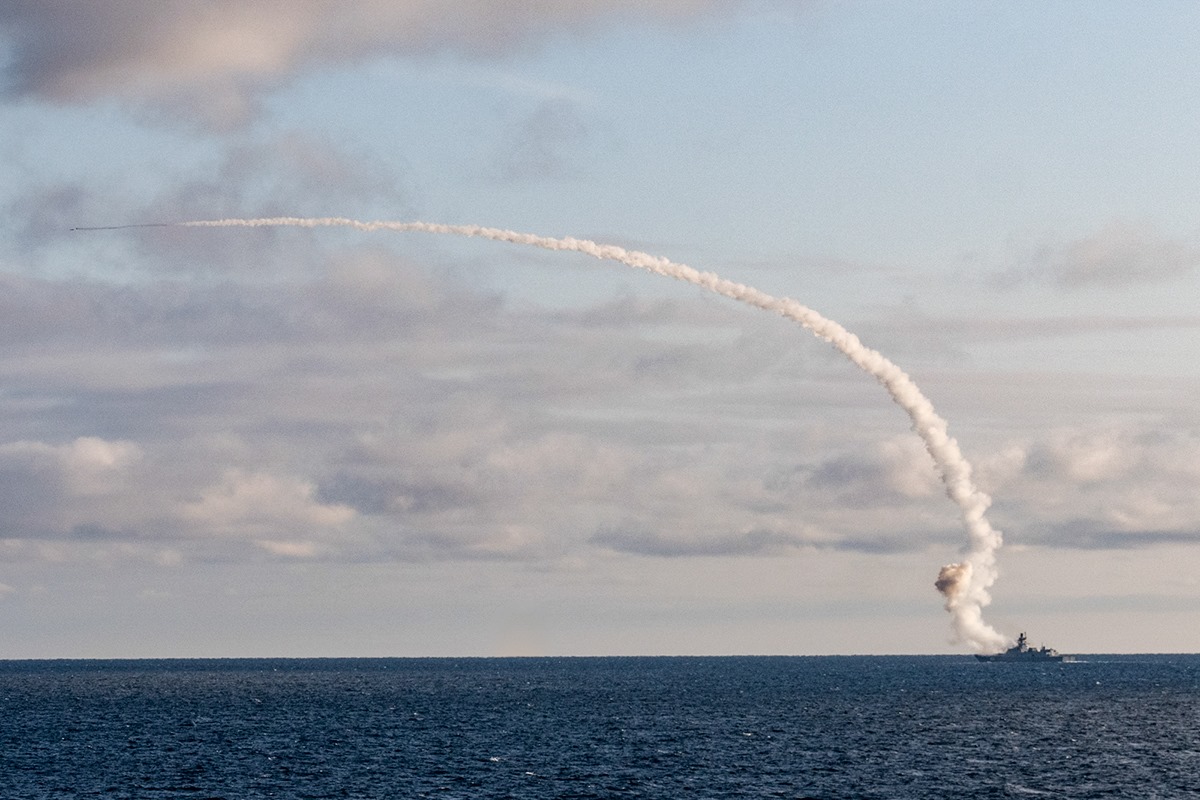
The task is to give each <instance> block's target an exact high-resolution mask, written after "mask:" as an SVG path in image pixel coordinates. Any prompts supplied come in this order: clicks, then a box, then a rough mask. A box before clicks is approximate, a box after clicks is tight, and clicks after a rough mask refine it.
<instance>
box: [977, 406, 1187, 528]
mask: <svg viewBox="0 0 1200 800" xmlns="http://www.w3.org/2000/svg"><path fill="white" fill-rule="evenodd" d="M978 471H979V477H980V482H981V485H983V486H984V487H985V488H986V489H987V490H988V491H990V492H993V493H994V494H995V495H996V496H997V497H999V498H1002V503H1001V506H1002V507H1003V508H1004V509H1007V510H1008V511H1007V512H1006V513H1012V512H1011V509H1012V508H1013V507H1014V506H1019V507H1020V508H1021V513H1020V514H1019V515H1018V516H1017V517H1016V518H1015V521H1014V522H1013V524H1011V525H1010V526H1009V527H1010V528H1011V529H1012V530H1011V534H1010V539H1011V540H1012V541H1015V542H1021V543H1038V544H1044V545H1050V546H1056V547H1079V548H1084V549H1094V548H1100V547H1109V548H1127V547H1137V546H1148V545H1152V544H1160V543H1170V542H1179V541H1192V540H1194V539H1196V538H1197V536H1196V531H1197V530H1200V497H1198V496H1197V493H1196V491H1195V487H1196V486H1197V485H1200V441H1197V440H1196V438H1195V437H1194V436H1193V435H1190V434H1187V433H1185V432H1176V433H1171V434H1163V433H1160V432H1153V431H1140V430H1138V429H1137V428H1127V429H1120V428H1106V429H1099V430H1077V429H1063V430H1056V431H1051V432H1049V433H1048V434H1047V435H1046V436H1044V437H1042V438H1040V439H1039V440H1037V441H1033V442H1028V443H1024V444H1016V443H1013V444H1010V445H1009V446H1007V447H1006V448H1005V449H1004V450H1003V451H1001V452H1000V453H998V454H997V455H996V456H995V457H993V458H990V459H983V460H981V461H980V464H979V470H978Z"/></svg>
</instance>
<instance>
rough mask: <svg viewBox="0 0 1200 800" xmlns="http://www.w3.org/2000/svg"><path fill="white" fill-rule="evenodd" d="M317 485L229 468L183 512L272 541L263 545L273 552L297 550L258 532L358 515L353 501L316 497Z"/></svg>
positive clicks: (197, 522)
mask: <svg viewBox="0 0 1200 800" xmlns="http://www.w3.org/2000/svg"><path fill="white" fill-rule="evenodd" d="M315 490H316V486H315V485H314V484H312V483H310V482H308V481H305V480H301V479H299V478H294V477H290V476H282V477H281V476H276V475H270V474H266V473H262V472H247V471H244V470H240V469H230V470H227V471H226V472H225V474H224V475H223V476H222V478H221V480H220V481H219V482H218V483H217V484H216V485H214V486H211V487H209V488H208V489H205V490H204V491H203V492H202V493H201V496H200V497H199V499H197V500H195V501H191V502H188V503H185V504H184V505H183V507H182V508H181V516H182V517H183V518H184V519H185V520H187V521H188V522H190V523H191V524H192V525H194V526H196V527H197V528H199V529H200V530H202V531H211V532H216V533H221V534H227V535H235V536H243V537H253V538H255V539H256V540H258V541H259V542H260V543H261V542H267V543H269V544H263V546H264V548H265V549H267V550H268V551H271V552H276V553H283V554H287V555H297V554H298V552H297V549H296V546H295V545H293V544H283V543H280V542H277V541H274V540H270V539H259V537H262V536H264V535H268V536H269V535H272V534H276V533H287V532H291V531H296V530H299V531H308V530H312V529H316V530H318V531H320V530H322V529H329V528H339V527H341V526H343V525H345V524H346V523H348V522H350V521H351V520H352V519H353V518H354V516H355V513H354V510H353V509H352V508H350V507H348V506H345V505H340V504H327V503H320V502H318V501H316V500H314V499H313V494H314V492H315ZM273 548H274V549H273Z"/></svg>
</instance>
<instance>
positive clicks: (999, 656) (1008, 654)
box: [975, 633, 1075, 662]
mask: <svg viewBox="0 0 1200 800" xmlns="http://www.w3.org/2000/svg"><path fill="white" fill-rule="evenodd" d="M975 657H976V658H978V659H979V660H980V661H1022V662H1035V661H1036V662H1047V661H1074V660H1075V657H1074V656H1064V655H1060V654H1059V652H1058V651H1057V650H1052V649H1050V648H1049V647H1039V648H1038V649H1036V650H1034V649H1033V648H1032V647H1030V646H1029V643H1028V642H1027V641H1026V639H1025V634H1024V633H1022V634H1021V635H1020V636H1018V637H1017V643H1016V644H1014V645H1013V646H1012V647H1010V648H1008V649H1007V650H1005V651H1004V652H1003V653H992V654H991V655H981V654H979V653H976V654H975Z"/></svg>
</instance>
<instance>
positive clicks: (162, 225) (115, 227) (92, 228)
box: [70, 222, 178, 231]
mask: <svg viewBox="0 0 1200 800" xmlns="http://www.w3.org/2000/svg"><path fill="white" fill-rule="evenodd" d="M177 225H178V223H176V222H138V223H134V224H132V225H96V226H88V225H77V226H75V227H74V228H71V229H70V230H72V231H121V230H125V229H126V228H173V227H176V226H177Z"/></svg>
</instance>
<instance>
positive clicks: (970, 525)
mask: <svg viewBox="0 0 1200 800" xmlns="http://www.w3.org/2000/svg"><path fill="white" fill-rule="evenodd" d="M175 225H178V226H182V227H192V228H200V227H207V228H228V227H246V228H258V227H278V226H291V227H300V228H318V227H345V228H354V229H357V230H361V231H380V230H385V231H418V232H425V233H438V234H449V235H453V236H466V237H477V238H482V239H492V240H494V241H499V242H509V243H512V244H521V245H528V246H531V247H540V248H543V249H546V250H566V251H573V252H577V253H583V254H585V255H589V256H592V257H594V258H598V259H603V260H608V261H616V262H619V263H621V264H625V265H627V266H630V267H634V268H636V269H642V270H646V271H649V272H654V273H657V274H659V275H664V276H666V277H669V278H675V279H676V280H681V281H685V282H687V283H691V284H694V285H696V286H699V287H701V288H703V289H707V290H708V291H710V292H715V293H716V294H719V295H723V296H725V297H728V298H731V299H733V300H737V301H739V302H742V303H746V304H748V305H751V306H755V307H756V308H760V309H763V310H764V311H771V312H774V313H776V314H779V315H781V316H783V317H786V318H788V319H790V320H792V321H793V322H797V323H799V324H800V325H802V326H804V327H805V328H807V329H808V330H809V331H811V332H812V333H813V334H814V335H815V336H817V337H818V338H820V339H824V340H825V341H826V342H829V343H830V344H831V345H833V346H834V347H835V348H837V349H838V351H839V352H841V353H842V355H844V356H845V357H846V358H848V359H849V360H850V361H851V362H853V363H854V364H855V366H857V367H858V368H859V369H861V370H863V371H864V372H866V373H867V374H869V375H870V376H871V377H873V378H874V379H875V380H876V381H878V382H879V383H880V384H882V385H883V387H884V388H885V389H886V390H887V391H888V394H890V395H891V397H892V400H893V401H895V403H896V404H897V405H899V406H900V407H901V408H903V409H904V411H905V412H906V413H907V414H908V416H909V419H911V420H912V427H913V430H914V431H915V432H916V433H917V435H918V436H920V437H921V440H922V441H923V442H924V444H925V449H926V450H927V451H928V452H929V455H930V457H931V458H932V459H933V462H934V465H935V466H936V467H937V471H938V474H939V475H940V477H941V480H942V483H943V484H944V486H945V487H946V494H947V495H948V496H949V497H950V499H951V500H953V501H954V503H955V504H956V505H957V506H958V508H959V511H960V515H961V517H962V522H963V526H964V528H965V529H966V533H967V539H968V547H967V553H966V556H965V557H964V559H963V561H962V562H960V563H957V564H949V565H947V566H945V567H942V570H941V572H940V573H939V575H938V578H937V581H936V582H935V584H934V585H935V586H936V588H937V589H938V591H939V592H941V593H942V595H943V596H944V597H945V607H946V610H947V611H949V612H950V614H951V617H952V620H953V627H954V631H955V635H956V638H957V640H959V641H962V642H965V643H966V644H968V645H969V646H970V647H971V648H972V649H974V650H976V651H981V652H996V651H999V650H1001V649H1003V648H1004V647H1006V646H1007V645H1008V644H1009V643H1010V642H1009V639H1008V637H1006V636H1005V635H1003V634H1001V633H1000V632H998V631H996V630H995V629H994V628H992V627H991V626H990V625H988V624H987V623H986V622H984V621H983V608H984V607H985V606H987V605H988V604H989V603H990V602H991V596H990V594H989V592H988V590H989V589H990V588H991V586H992V584H993V583H995V581H996V578H997V569H996V550H997V549H998V548H999V547H1000V545H1001V543H1002V542H1003V537H1002V535H1001V533H1000V531H998V530H996V529H995V528H993V527H992V526H991V523H989V522H988V520H987V518H986V517H985V516H984V513H985V512H986V511H987V509H988V506H989V505H991V498H990V497H988V496H987V495H986V494H984V493H983V492H981V491H979V489H978V488H976V487H975V484H974V483H973V481H972V480H971V465H970V464H969V463H968V462H967V460H966V458H964V457H963V454H962V452H961V451H960V450H959V447H958V442H956V441H955V440H954V439H953V438H951V437H950V435H949V434H948V433H947V424H946V421H945V420H944V419H942V418H941V417H940V416H939V415H938V414H937V412H936V411H935V410H934V408H933V404H932V403H931V402H930V401H929V399H928V398H926V397H925V395H923V394H922V393H921V391H920V389H918V388H917V385H916V384H915V383H913V380H912V378H910V377H909V376H908V375H907V374H906V373H905V372H904V371H903V370H901V369H900V368H899V367H898V366H896V365H895V364H894V363H892V362H891V361H889V360H888V359H887V358H885V357H884V356H883V355H882V354H881V353H879V352H878V351H876V350H873V349H871V348H869V347H867V346H866V345H864V344H863V343H862V342H861V341H860V340H859V338H858V337H857V336H855V335H854V334H853V333H851V332H850V331H848V330H846V329H845V328H843V327H842V326H841V325H839V324H838V323H836V322H834V321H833V320H830V319H826V318H825V317H823V316H821V315H820V314H818V313H817V312H816V311H813V310H812V309H811V308H808V307H806V306H804V305H802V304H800V303H799V302H797V301H795V300H792V299H789V298H780V297H774V296H772V295H769V294H766V293H765V292H761V291H759V290H758V289H755V288H753V287H751V286H745V285H743V284H740V283H735V282H733V281H730V280H726V279H725V278H722V277H720V276H719V275H716V274H714V273H712V272H701V271H699V270H696V269H693V268H692V267H689V266H687V265H685V264H677V263H675V262H672V261H669V260H667V259H665V258H660V257H658V256H652V255H649V254H647V253H642V252H639V251H636V250H626V249H625V248H623V247H616V246H614V245H605V244H597V243H596V242H591V241H587V240H585V239H575V238H561V239H559V238H551V237H546V236H536V235H534V234H529V233H519V232H516V231H508V230H502V229H499V228H485V227H480V226H477V225H443V224H437V223H430V222H387V221H374V222H362V221H359V220H354V219H347V218H344V217H323V218H303V217H269V218H260V219H220V220H196V221H191V222H181V223H175Z"/></svg>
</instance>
